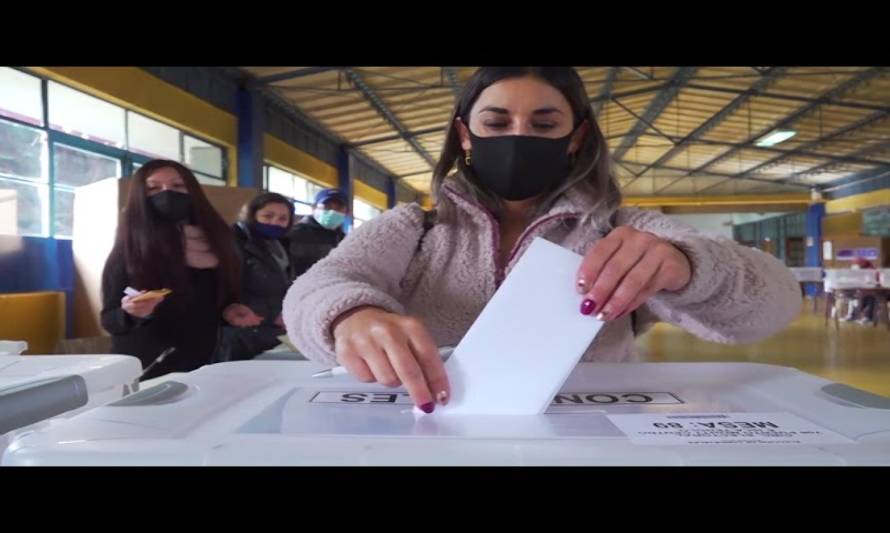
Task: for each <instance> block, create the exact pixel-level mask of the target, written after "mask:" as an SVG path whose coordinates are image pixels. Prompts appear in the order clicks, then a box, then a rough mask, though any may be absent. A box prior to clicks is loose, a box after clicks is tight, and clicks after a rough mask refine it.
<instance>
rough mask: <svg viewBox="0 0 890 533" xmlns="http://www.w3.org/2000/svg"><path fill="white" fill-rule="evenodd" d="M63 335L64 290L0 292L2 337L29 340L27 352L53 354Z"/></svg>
mask: <svg viewBox="0 0 890 533" xmlns="http://www.w3.org/2000/svg"><path fill="white" fill-rule="evenodd" d="M22 317H27V319H26V320H23V319H22ZM64 338H65V293H64V292H30V293H17V294H0V339H7V340H16V341H27V343H28V350H27V351H26V352H25V353H27V354H51V353H54V351H55V347H56V343H58V342H59V341H60V340H62V339H64Z"/></svg>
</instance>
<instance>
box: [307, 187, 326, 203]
mask: <svg viewBox="0 0 890 533" xmlns="http://www.w3.org/2000/svg"><path fill="white" fill-rule="evenodd" d="M323 189H324V187H322V186H321V185H316V184H314V183H312V182H311V181H307V182H306V201H307V202H309V203H310V204H311V203H315V195H316V194H318V193H319V192H321V191H322V190H323Z"/></svg>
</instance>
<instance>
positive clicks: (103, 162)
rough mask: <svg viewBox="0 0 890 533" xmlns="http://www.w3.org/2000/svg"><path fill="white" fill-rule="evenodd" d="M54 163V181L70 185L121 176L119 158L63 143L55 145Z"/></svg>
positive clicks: (79, 184)
mask: <svg viewBox="0 0 890 533" xmlns="http://www.w3.org/2000/svg"><path fill="white" fill-rule="evenodd" d="M54 164H55V169H56V183H57V184H60V185H67V186H70V187H80V186H82V185H88V184H90V183H93V182H94V181H99V180H103V179H105V178H119V177H121V162H120V160H119V159H115V158H113V157H107V156H104V155H100V154H96V153H93V152H89V151H87V150H81V149H79V148H73V147H71V146H66V145H64V144H56V145H55V158H54Z"/></svg>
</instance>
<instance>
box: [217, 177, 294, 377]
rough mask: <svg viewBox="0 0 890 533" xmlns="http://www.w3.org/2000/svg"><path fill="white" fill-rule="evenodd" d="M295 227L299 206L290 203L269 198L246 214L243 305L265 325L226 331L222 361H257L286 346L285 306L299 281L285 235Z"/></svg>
mask: <svg viewBox="0 0 890 533" xmlns="http://www.w3.org/2000/svg"><path fill="white" fill-rule="evenodd" d="M293 223H294V204H293V202H292V201H290V200H288V199H287V198H286V197H284V196H282V195H280V194H278V193H274V192H267V193H263V194H260V195H259V196H257V197H256V198H254V199H253V200H251V201H250V203H248V204H247V205H246V206H244V209H242V211H241V220H239V221H238V222H237V223H236V224H235V227H234V228H233V231H234V232H235V246H236V249H237V251H238V255H239V256H240V259H241V300H240V301H241V302H243V303H244V305H246V306H248V307H249V308H250V309H251V311H253V312H254V313H256V315H258V316H259V318H260V319H262V323H261V324H260V325H259V326H257V327H250V328H224V329H223V338H222V343H221V346H220V349H219V350H218V352H219V359H220V360H222V361H233V360H242V359H251V358H253V357H254V356H256V355H258V354H260V353H262V352H264V351H266V350H269V349H271V348H274V347H275V346H277V345H279V344H281V342H280V341H279V340H278V337H279V336H280V335H284V323H283V322H282V320H281V302H282V301H283V300H284V295H285V294H286V293H287V289H288V288H289V287H290V284H291V282H292V281H293V280H294V277H295V276H294V270H293V265H292V264H291V260H290V258H289V254H288V243H287V240H286V238H285V234H286V233H287V232H288V230H290V229H291V227H292V226H293Z"/></svg>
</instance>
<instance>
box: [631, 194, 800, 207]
mask: <svg viewBox="0 0 890 533" xmlns="http://www.w3.org/2000/svg"><path fill="white" fill-rule="evenodd" d="M810 202H812V199H811V198H810V195H809V194H808V193H801V194H796V193H791V194H735V195H725V196H626V197H625V198H624V200H623V201H622V205H625V206H633V207H667V206H715V205H726V206H736V205H739V206H741V205H748V206H750V205H755V206H756V205H775V204H780V205H801V206H806V205H808V204H809V203H810Z"/></svg>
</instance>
